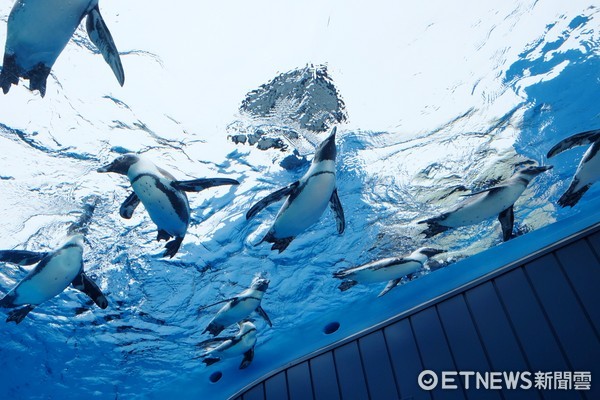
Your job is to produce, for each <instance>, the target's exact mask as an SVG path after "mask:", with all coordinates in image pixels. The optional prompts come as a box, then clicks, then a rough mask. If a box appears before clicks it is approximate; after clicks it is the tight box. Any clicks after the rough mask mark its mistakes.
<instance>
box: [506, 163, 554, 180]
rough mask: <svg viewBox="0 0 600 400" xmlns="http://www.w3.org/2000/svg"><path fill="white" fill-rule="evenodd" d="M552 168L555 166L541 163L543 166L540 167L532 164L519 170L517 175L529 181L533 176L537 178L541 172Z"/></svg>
mask: <svg viewBox="0 0 600 400" xmlns="http://www.w3.org/2000/svg"><path fill="white" fill-rule="evenodd" d="M552 168H553V166H552V165H541V166H538V167H534V166H530V167H525V168H523V169H521V170H519V171H517V173H516V174H515V175H516V176H517V177H519V178H523V179H525V180H526V181H527V182H529V181H531V180H532V179H533V178H535V177H536V176H538V175H539V174H541V173H542V172H546V171H548V170H550V169H552Z"/></svg>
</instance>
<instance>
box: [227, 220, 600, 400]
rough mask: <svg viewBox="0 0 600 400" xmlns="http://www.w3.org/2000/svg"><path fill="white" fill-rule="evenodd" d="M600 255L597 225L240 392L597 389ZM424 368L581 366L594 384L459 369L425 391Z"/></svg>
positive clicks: (294, 395)
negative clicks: (445, 386) (489, 377)
mask: <svg viewBox="0 0 600 400" xmlns="http://www.w3.org/2000/svg"><path fill="white" fill-rule="evenodd" d="M599 256H600V228H598V227H595V228H592V229H589V230H587V231H585V232H581V233H579V234H578V235H575V236H574V237H572V238H570V239H567V240H564V241H562V242H561V243H559V244H555V245H553V246H551V247H549V248H547V249H545V250H543V251H540V252H539V253H537V254H535V255H530V256H528V257H527V258H526V259H523V260H521V261H519V262H516V263H513V264H511V265H509V266H506V267H504V268H500V269H498V270H497V271H495V272H494V273H493V274H490V275H488V276H485V277H482V278H480V279H478V280H476V281H474V282H471V283H470V284H469V285H466V286H464V287H462V288H460V289H458V290H457V291H455V292H451V293H448V294H447V295H446V296H442V297H440V298H437V299H435V300H433V301H431V302H430V303H426V304H423V305H422V306H421V307H418V308H416V309H412V310H410V311H409V312H406V313H404V314H400V315H398V316H397V317H396V318H395V319H392V320H390V321H388V322H386V323H385V325H381V326H376V327H373V328H372V329H371V330H368V331H366V332H362V333H360V334H359V335H358V336H354V337H351V338H347V339H346V340H343V341H341V342H338V343H335V344H334V345H332V346H329V347H328V348H325V349H322V350H321V351H319V352H317V353H315V354H311V355H310V356H307V357H306V358H304V359H300V360H298V361H297V362H296V363H295V364H293V365H292V366H289V367H287V368H285V369H283V370H279V371H274V372H273V373H272V374H271V375H269V376H267V377H265V378H264V379H263V380H262V381H260V382H255V383H254V385H253V386H251V387H250V388H249V389H247V390H246V391H244V392H241V393H238V394H236V395H235V396H234V398H235V399H236V400H285V399H290V400H296V399H302V400H304V399H316V400H332V399H357V400H358V399H360V400H362V399H382V400H388V399H590V400H593V399H600V336H599V332H600V257H599ZM423 370H432V371H434V372H436V373H437V374H438V375H439V374H441V371H474V372H480V373H481V374H484V373H486V372H488V373H489V372H491V371H530V372H531V373H532V374H535V372H538V371H541V372H564V371H570V372H574V371H582V372H590V373H591V377H592V379H591V389H590V390H563V389H552V390H538V389H535V388H532V389H528V390H523V389H507V388H506V387H504V388H503V389H501V390H485V389H481V388H480V389H476V388H475V387H474V382H473V381H471V382H472V383H471V386H470V387H469V388H467V387H465V385H464V381H461V380H458V379H457V380H456V383H457V385H458V388H457V389H454V390H442V389H440V385H438V387H437V388H436V389H434V390H432V391H425V390H423V389H421V388H420V387H419V385H418V383H417V377H418V375H419V374H420V373H421V372H422V371H423ZM531 381H532V383H535V377H534V375H532V376H531ZM520 383H523V382H520Z"/></svg>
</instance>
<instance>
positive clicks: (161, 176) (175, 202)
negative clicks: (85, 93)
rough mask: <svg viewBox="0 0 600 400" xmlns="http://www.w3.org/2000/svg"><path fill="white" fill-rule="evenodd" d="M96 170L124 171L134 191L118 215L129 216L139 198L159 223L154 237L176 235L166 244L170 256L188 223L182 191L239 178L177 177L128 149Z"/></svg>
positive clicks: (199, 189) (186, 204)
mask: <svg viewBox="0 0 600 400" xmlns="http://www.w3.org/2000/svg"><path fill="white" fill-rule="evenodd" d="M98 172H115V173H117V174H122V175H127V177H128V178H129V181H130V182H131V187H132V188H133V192H132V193H131V194H130V195H129V197H127V199H126V200H125V202H123V204H122V205H121V209H120V211H119V212H120V214H121V217H123V218H126V219H129V218H131V216H132V215H133V212H134V210H135V209H136V207H137V206H138V205H139V204H140V202H142V203H143V204H144V207H146V211H148V214H149V215H150V218H151V219H152V221H153V222H154V223H155V224H156V226H157V227H158V236H157V238H156V240H157V241H161V240H169V239H171V238H172V237H175V239H173V240H172V241H170V242H168V243H167V244H166V245H165V248H166V249H167V250H166V251H165V253H164V255H163V257H171V258H173V256H174V255H175V254H177V251H178V250H179V246H181V242H182V241H183V238H184V236H185V234H186V232H187V228H188V225H189V224H190V205H189V203H188V199H187V196H186V194H185V192H199V191H201V190H204V189H207V188H210V187H213V186H221V185H239V182H238V181H236V180H234V179H228V178H212V179H193V180H189V181H178V180H176V179H175V178H174V177H173V175H171V174H170V173H168V172H167V171H165V170H163V169H162V168H159V167H157V166H156V165H154V164H153V163H152V162H150V161H148V160H146V159H144V158H142V157H140V156H138V155H136V154H131V153H129V154H124V155H122V156H120V157H117V158H116V159H115V160H114V161H113V162H112V163H110V164H108V165H105V166H104V167H101V168H99V169H98Z"/></svg>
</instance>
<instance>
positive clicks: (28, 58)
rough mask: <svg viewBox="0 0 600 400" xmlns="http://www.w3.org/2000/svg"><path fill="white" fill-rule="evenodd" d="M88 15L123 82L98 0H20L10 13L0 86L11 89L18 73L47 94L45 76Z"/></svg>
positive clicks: (100, 45) (91, 30)
mask: <svg viewBox="0 0 600 400" xmlns="http://www.w3.org/2000/svg"><path fill="white" fill-rule="evenodd" d="M84 17H87V20H86V28H87V32H88V35H89V37H90V39H91V41H92V43H94V45H96V47H97V48H98V49H99V50H100V52H101V53H102V56H103V57H104V60H105V61H106V62H107V63H108V65H110V67H111V68H112V70H113V72H114V74H115V76H116V77H117V80H118V81H119V84H120V85H121V86H123V83H124V82H125V74H124V72H123V66H122V65H121V59H120V57H119V52H118V51H117V47H116V46H115V43H114V41H113V38H112V36H111V34H110V32H109V30H108V28H107V27H106V24H105V23H104V20H103V19H102V15H100V9H99V8H98V0H17V2H16V3H15V5H14V6H13V8H12V11H11V12H10V15H9V16H8V32H7V36H6V46H5V49H4V61H3V63H2V72H0V86H1V87H2V90H3V91H4V93H5V94H6V93H8V91H9V90H10V85H11V84H15V85H17V84H18V83H19V77H23V78H25V79H29V89H30V90H36V89H37V90H39V91H40V94H41V96H42V97H44V95H45V94H46V80H47V79H48V75H49V74H50V70H51V69H52V66H53V65H54V62H55V61H56V59H57V58H58V56H59V55H60V53H61V52H62V51H63V49H64V48H65V46H66V45H67V43H68V42H69V40H70V39H71V36H73V33H74V32H75V29H77V27H78V26H79V23H80V22H81V21H82V20H83V18H84Z"/></svg>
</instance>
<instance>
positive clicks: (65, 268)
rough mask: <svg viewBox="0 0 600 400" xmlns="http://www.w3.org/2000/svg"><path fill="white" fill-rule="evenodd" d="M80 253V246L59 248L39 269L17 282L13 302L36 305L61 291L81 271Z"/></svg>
mask: <svg viewBox="0 0 600 400" xmlns="http://www.w3.org/2000/svg"><path fill="white" fill-rule="evenodd" d="M81 255H82V252H81V248H68V249H64V250H61V251H60V253H59V254H56V255H55V256H54V257H52V259H51V260H50V261H49V262H48V263H47V264H46V265H45V266H44V268H42V270H41V271H39V272H38V273H36V274H35V275H33V276H31V277H29V276H28V277H27V278H25V279H23V281H21V283H19V285H18V286H17V287H16V288H15V292H16V294H17V296H16V298H15V300H14V301H13V303H14V304H15V305H22V304H33V305H37V304H41V303H43V302H44V301H46V300H48V299H51V298H52V297H54V296H56V295H57V294H59V293H61V292H62V291H63V290H65V288H66V287H67V286H69V285H70V284H71V282H73V279H75V277H76V276H77V274H79V272H80V271H81V266H82V257H81Z"/></svg>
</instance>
